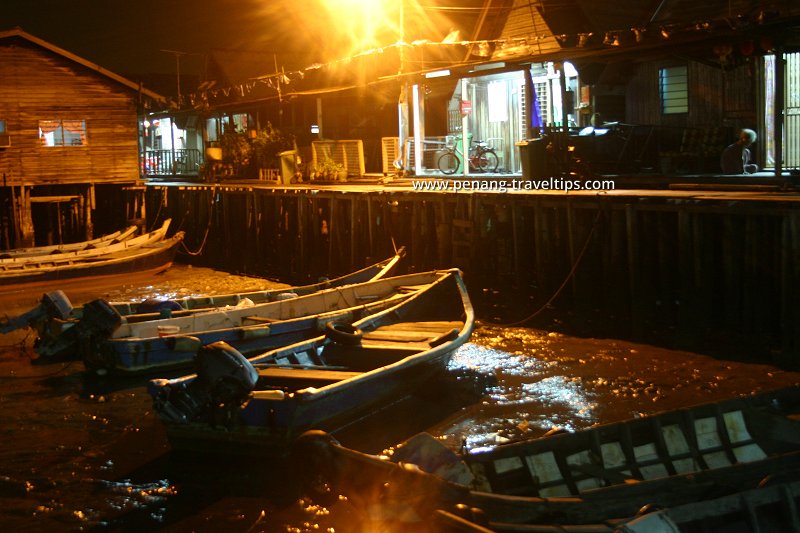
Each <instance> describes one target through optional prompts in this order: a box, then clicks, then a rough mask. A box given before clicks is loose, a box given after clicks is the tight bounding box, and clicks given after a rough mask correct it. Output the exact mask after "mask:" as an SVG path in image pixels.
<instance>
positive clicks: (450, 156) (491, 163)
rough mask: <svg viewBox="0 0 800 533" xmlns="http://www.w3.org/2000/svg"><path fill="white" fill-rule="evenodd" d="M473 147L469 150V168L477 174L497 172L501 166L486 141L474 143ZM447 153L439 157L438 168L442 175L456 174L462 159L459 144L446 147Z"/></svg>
mask: <svg viewBox="0 0 800 533" xmlns="http://www.w3.org/2000/svg"><path fill="white" fill-rule="evenodd" d="M472 144H473V146H472V147H470V150H469V168H470V170H475V171H477V172H496V171H497V167H498V165H499V164H500V158H499V157H497V154H496V153H495V151H494V149H493V148H490V147H489V146H488V145H487V144H486V143H485V142H484V141H473V143H472ZM446 149H447V151H446V152H445V153H443V154H442V155H440V156H439V160H438V161H437V166H438V167H439V170H440V171H441V172H442V174H448V175H449V174H455V173H456V171H457V170H458V167H459V166H461V159H460V158H459V157H458V155H460V154H461V151H460V150H459V149H458V143H456V144H455V145H453V146H446Z"/></svg>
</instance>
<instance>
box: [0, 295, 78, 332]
mask: <svg viewBox="0 0 800 533" xmlns="http://www.w3.org/2000/svg"><path fill="white" fill-rule="evenodd" d="M71 316H72V304H71V303H70V301H69V298H67V295H66V294H64V291H52V292H48V293H45V294H44V295H43V296H42V299H41V301H40V302H39V305H37V306H36V307H34V308H33V309H31V310H30V311H28V312H26V313H23V314H21V315H19V316H17V317H14V318H10V319H8V320H4V321H0V333H9V332H11V331H14V330H15V329H20V328H24V327H32V328H34V329H37V330H39V329H43V324H46V323H47V322H48V321H50V320H67V319H69V318H70V317H71Z"/></svg>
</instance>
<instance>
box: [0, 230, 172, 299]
mask: <svg viewBox="0 0 800 533" xmlns="http://www.w3.org/2000/svg"><path fill="white" fill-rule="evenodd" d="M183 235H184V233H183V232H179V233H177V234H176V235H175V236H173V237H172V238H170V239H165V240H163V241H161V242H157V243H151V244H146V245H143V246H141V247H138V248H136V249H131V250H127V251H124V252H119V253H116V254H114V255H113V256H112V257H107V258H103V257H97V258H93V259H92V260H85V261H76V262H74V263H72V264H63V265H58V266H54V267H53V268H36V269H31V270H30V271H25V272H14V273H8V274H0V286H2V287H3V288H4V289H7V290H14V289H15V288H17V287H20V286H25V287H37V286H42V285H52V284H53V282H58V281H62V280H71V279H75V278H86V277H92V278H94V277H96V276H118V275H122V274H134V273H140V272H145V271H147V272H160V271H163V270H166V269H167V268H169V267H170V266H171V265H172V261H173V259H174V257H175V253H176V251H177V248H178V245H179V244H180V243H181V241H182V240H183Z"/></svg>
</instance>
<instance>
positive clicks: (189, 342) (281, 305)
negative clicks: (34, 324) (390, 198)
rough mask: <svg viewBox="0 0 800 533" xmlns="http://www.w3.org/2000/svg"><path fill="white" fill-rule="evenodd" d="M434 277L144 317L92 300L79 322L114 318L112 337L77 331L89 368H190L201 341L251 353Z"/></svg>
mask: <svg viewBox="0 0 800 533" xmlns="http://www.w3.org/2000/svg"><path fill="white" fill-rule="evenodd" d="M440 277H442V274H441V273H439V272H435V271H433V272H422V273H416V274H408V275H405V276H395V277H390V278H381V279H376V280H373V281H367V282H365V283H356V284H353V285H345V286H344V287H336V288H332V289H325V290H322V291H318V292H315V293H312V294H307V295H305V296H297V297H291V298H287V299H282V300H276V301H273V302H267V303H263V304H259V305H255V304H253V305H249V304H248V305H245V306H237V307H228V308H215V309H205V310H198V311H197V312H194V313H190V314H187V315H184V316H179V317H171V318H164V319H160V320H146V321H131V320H130V318H131V317H127V318H128V319H127V320H123V319H122V317H119V316H118V315H115V313H114V310H113V309H112V308H110V307H109V306H106V305H103V302H102V300H100V301H97V300H96V301H94V302H90V303H89V304H87V306H86V307H85V309H84V317H83V320H82V322H86V323H87V324H108V323H110V322H111V321H113V322H114V323H115V324H116V327H115V328H113V330H112V331H110V334H107V333H106V331H104V330H99V329H96V328H95V329H92V330H89V329H88V328H82V329H81V336H80V343H79V346H80V350H81V353H82V356H83V361H84V364H85V365H86V367H87V368H88V369H90V370H94V371H97V372H100V373H108V372H112V373H117V374H124V373H127V374H131V373H141V372H154V371H160V370H164V369H174V368H178V367H181V366H190V365H191V363H192V361H193V360H194V356H195V354H196V353H197V351H198V350H199V349H200V348H201V347H202V346H204V345H206V344H211V343H214V342H219V341H224V342H227V343H228V344H229V345H231V346H232V347H234V348H235V349H237V350H238V351H239V352H242V353H244V354H246V355H252V354H255V353H259V352H263V351H265V350H268V349H272V348H277V347H280V346H286V345H288V344H292V343H295V342H299V341H301V340H306V339H309V338H313V337H316V336H318V335H321V334H322V333H324V332H325V327H326V324H328V323H330V322H353V321H356V320H359V319H361V318H363V317H365V316H368V315H370V314H373V313H375V312H377V311H379V310H381V309H386V308H388V307H391V306H392V305H394V304H396V303H398V302H400V301H402V300H403V299H406V298H408V297H410V296H412V295H413V294H414V293H416V292H419V291H421V290H423V289H424V288H426V287H428V286H429V285H430V284H431V283H434V282H435V281H436V280H438V279H439V278H440ZM133 316H135V315H133Z"/></svg>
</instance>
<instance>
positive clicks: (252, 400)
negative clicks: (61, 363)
mask: <svg viewBox="0 0 800 533" xmlns="http://www.w3.org/2000/svg"><path fill="white" fill-rule="evenodd" d="M474 323H475V317H474V312H473V309H472V304H471V302H470V300H469V296H468V294H467V290H466V287H465V285H464V282H463V280H462V278H461V274H460V272H459V271H458V270H448V271H443V272H440V273H439V274H438V275H437V277H436V279H435V280H432V282H431V283H429V284H428V285H427V286H426V287H424V288H422V289H421V290H419V291H417V292H416V293H415V294H413V295H412V296H411V297H409V298H407V299H405V300H404V301H402V302H400V303H398V304H397V305H395V306H393V307H391V308H389V309H386V310H384V311H380V312H378V313H376V314H374V315H371V316H369V317H366V318H363V319H361V320H359V321H357V322H354V323H353V324H351V325H342V324H336V323H331V324H330V325H329V326H328V327H327V332H326V335H325V336H320V337H317V338H314V339H311V340H308V341H305V342H300V343H296V344H293V345H290V346H287V347H285V348H280V349H277V350H273V351H269V352H266V353H263V354H261V355H258V356H255V357H252V358H250V359H249V360H248V359H245V358H244V356H242V355H241V354H239V353H238V352H236V351H235V350H231V349H230V348H229V347H227V346H226V345H224V344H222V343H218V344H215V345H211V346H208V347H206V348H204V349H203V350H202V351H201V352H200V353H199V354H198V357H197V360H196V369H197V374H194V375H191V376H186V377H183V378H178V379H158V380H152V381H150V383H149V386H148V390H149V392H150V394H151V395H152V396H153V405H154V407H155V411H156V413H158V416H159V417H160V418H161V420H162V421H163V422H164V425H165V426H166V430H167V435H168V437H169V440H170V442H171V444H172V447H173V448H175V449H193V450H200V451H206V452H207V451H216V452H221V451H226V452H228V453H237V454H254V455H260V456H263V455H265V454H276V453H277V454H280V453H283V452H285V451H286V450H287V448H288V447H289V446H291V444H292V443H293V442H294V441H295V439H296V438H297V437H298V436H299V435H300V434H301V433H302V432H304V431H305V430H308V429H311V428H319V429H324V430H326V431H334V430H335V429H336V428H340V427H343V426H345V425H348V424H351V423H353V422H354V421H357V420H359V419H361V418H362V417H366V416H368V415H370V414H374V413H375V412H376V411H379V410H380V409H381V408H382V407H385V406H387V405H389V404H391V403H394V402H395V401H397V400H399V399H402V398H403V397H405V396H407V395H409V394H410V393H411V392H413V391H415V390H416V389H417V388H419V387H420V386H421V385H422V384H423V383H425V382H426V381H427V380H428V379H430V378H432V377H434V376H436V375H438V374H439V373H441V372H444V371H445V369H446V366H447V363H448V361H449V360H450V357H451V356H452V354H453V352H454V351H455V350H456V349H457V348H458V347H459V346H461V345H462V344H463V343H464V342H466V341H467V339H468V338H469V336H470V335H471V333H472V329H473V327H474Z"/></svg>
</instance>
